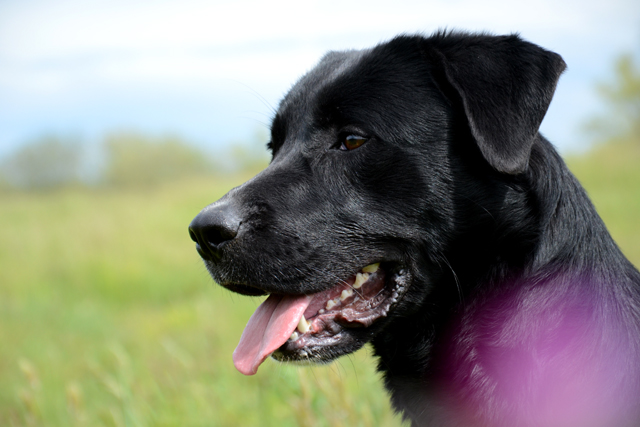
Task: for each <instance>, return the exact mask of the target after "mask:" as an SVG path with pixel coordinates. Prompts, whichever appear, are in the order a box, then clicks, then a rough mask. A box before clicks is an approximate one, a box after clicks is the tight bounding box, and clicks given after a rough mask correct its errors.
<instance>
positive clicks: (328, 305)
mask: <svg viewBox="0 0 640 427" xmlns="http://www.w3.org/2000/svg"><path fill="white" fill-rule="evenodd" d="M335 305H336V302H335V301H334V300H332V299H330V300H329V301H327V310H331V309H332V308H333V307H335Z"/></svg>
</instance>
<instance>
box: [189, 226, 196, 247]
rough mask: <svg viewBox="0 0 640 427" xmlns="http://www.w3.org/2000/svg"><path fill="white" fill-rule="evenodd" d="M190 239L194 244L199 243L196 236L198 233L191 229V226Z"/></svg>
mask: <svg viewBox="0 0 640 427" xmlns="http://www.w3.org/2000/svg"><path fill="white" fill-rule="evenodd" d="M189 237H191V240H193V241H194V242H196V243H198V236H197V235H196V233H195V232H194V231H193V229H192V228H191V226H189Z"/></svg>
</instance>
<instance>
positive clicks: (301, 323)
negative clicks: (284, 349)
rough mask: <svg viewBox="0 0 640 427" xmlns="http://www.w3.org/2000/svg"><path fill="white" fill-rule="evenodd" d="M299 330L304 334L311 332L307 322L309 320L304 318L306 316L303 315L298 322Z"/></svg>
mask: <svg viewBox="0 0 640 427" xmlns="http://www.w3.org/2000/svg"><path fill="white" fill-rule="evenodd" d="M298 330H299V331H300V332H302V333H303V334H304V333H305V332H307V331H308V330H309V322H307V319H305V318H304V315H302V317H301V318H300V321H299V322H298Z"/></svg>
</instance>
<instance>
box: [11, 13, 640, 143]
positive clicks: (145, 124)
mask: <svg viewBox="0 0 640 427" xmlns="http://www.w3.org/2000/svg"><path fill="white" fill-rule="evenodd" d="M605 3H606V4H605ZM445 27H446V28H455V29H465V30H485V31H490V32H493V33H498V34H500V33H511V32H519V33H520V34H521V35H522V36H523V37H524V38H525V39H527V40H529V41H532V42H534V43H537V44H539V45H541V46H543V47H545V48H547V49H550V50H553V51H556V52H558V53H560V54H561V55H562V56H563V57H564V59H565V61H566V62H567V64H568V66H569V68H568V70H567V72H566V73H565V74H564V75H563V77H562V78H561V80H560V84H559V86H558V90H557V92H556V97H555V99H554V101H553V103H552V105H551V108H550V110H549V112H548V114H547V117H546V118H545V121H544V123H543V125H542V132H543V133H544V134H545V135H546V136H547V137H548V138H549V139H550V140H551V141H552V142H553V143H554V144H555V145H556V146H558V147H559V148H560V149H561V150H564V151H567V150H572V149H580V148H581V147H582V146H584V143H583V141H584V140H585V135H584V133H582V132H581V131H580V127H581V125H582V123H584V121H585V120H587V119H588V118H589V117H590V116H591V115H592V114H594V113H595V112H597V111H598V109H599V108H600V107H601V106H600V104H599V100H598V98H597V96H596V95H595V92H594V84H595V82H596V81H598V80H604V79H606V78H607V76H608V75H609V73H610V72H611V67H612V62H613V60H614V59H615V58H616V57H617V56H618V55H620V54H621V53H624V52H636V53H638V52H640V2H638V1H637V0H610V1H608V2H603V1H600V0H599V1H594V0H584V1H564V0H556V1H551V0H549V1H547V0H539V1H535V0H534V1H528V2H521V3H519V2H516V1H503V0H488V1H483V2H477V1H471V0H447V1H444V0H443V1H424V0H423V1H395V2H377V1H374V0H369V1H346V0H342V1H333V0H324V1H305V2H301V1H281V0H273V1H269V2H266V1H248V0H236V1H234V2H233V3H232V2H219V1H197V0H182V1H173V0H165V1H162V0H156V1H147V0H128V1H121V0H109V1H97V0H83V1H81V0H48V1H43V0H0V156H3V155H6V154H7V153H9V152H11V151H12V150H13V149H15V148H16V147H18V146H19V145H20V144H22V143H24V142H25V141H29V140H31V139H33V138H36V137H38V136H41V135H43V134H57V135H62V136H65V135H69V136H75V137H79V138H81V139H83V140H86V141H96V140H99V139H100V138H101V136H102V135H104V134H105V133H106V132H110V131H117V130H137V131H141V132H148V133H150V134H154V135H161V134H166V133H172V134H177V135H181V136H184V137H185V138H187V139H189V140H192V141H193V142H195V143H197V144H200V145H202V146H204V147H222V146H224V145H225V144H229V143H232V142H235V141H244V140H250V139H252V138H255V135H256V133H258V132H259V129H265V125H267V124H268V123H269V119H270V117H271V114H272V107H275V106H276V105H277V103H278V100H279V99H280V97H281V96H282V95H283V94H284V93H285V92H286V91H287V89H288V88H289V87H291V85H292V84H293V83H294V81H295V80H296V79H297V78H298V77H299V76H301V75H302V74H303V73H304V72H305V71H307V70H309V69H310V68H311V67H313V65H314V64H315V63H316V62H317V61H318V59H319V58H320V57H321V56H322V55H323V53H324V52H326V51H327V50H340V49H350V48H363V47H369V46H372V45H374V44H376V43H378V42H380V41H384V40H387V39H389V38H391V37H393V36H394V35H396V34H399V33H402V32H405V33H415V32H422V33H426V34H429V33H431V32H433V31H435V30H436V29H438V28H445Z"/></svg>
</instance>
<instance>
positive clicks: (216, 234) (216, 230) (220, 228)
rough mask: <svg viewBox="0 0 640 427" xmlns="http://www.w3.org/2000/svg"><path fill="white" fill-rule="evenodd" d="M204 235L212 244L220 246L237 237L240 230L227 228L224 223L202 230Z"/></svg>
mask: <svg viewBox="0 0 640 427" xmlns="http://www.w3.org/2000/svg"><path fill="white" fill-rule="evenodd" d="M202 235H203V237H204V239H205V241H206V242H207V243H209V244H210V245H213V246H219V245H221V244H222V243H224V242H226V241H229V240H233V239H235V237H236V236H237V235H238V230H237V229H235V230H233V229H231V228H227V227H226V226H225V225H224V224H217V225H212V226H210V227H207V228H206V229H204V230H202Z"/></svg>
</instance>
